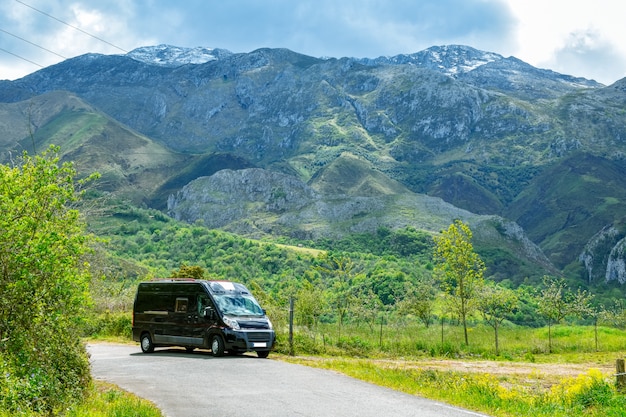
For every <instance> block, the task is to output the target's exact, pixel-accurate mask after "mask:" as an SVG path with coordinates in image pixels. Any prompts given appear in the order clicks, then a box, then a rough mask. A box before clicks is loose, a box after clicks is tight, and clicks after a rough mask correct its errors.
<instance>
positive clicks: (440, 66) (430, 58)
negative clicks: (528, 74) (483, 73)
mask: <svg viewBox="0 0 626 417" xmlns="http://www.w3.org/2000/svg"><path fill="white" fill-rule="evenodd" d="M502 59H504V57H503V56H502V55H499V54H496V53H494V52H485V51H480V50H478V49H475V48H472V47H469V46H464V45H444V46H433V47H430V48H428V49H425V50H423V51H420V52H417V53H414V54H409V55H407V54H401V55H396V56H393V57H379V58H375V59H370V58H364V59H361V60H360V62H361V63H363V64H365V65H380V64H392V65H403V64H410V65H415V66H417V67H420V68H428V69H432V70H435V71H439V72H442V73H444V74H447V75H450V76H452V77H456V76H457V75H459V74H463V73H466V72H470V71H473V70H475V69H476V68H478V67H481V66H483V65H485V64H488V63H490V62H494V61H499V60H502Z"/></svg>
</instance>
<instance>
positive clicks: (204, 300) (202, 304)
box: [198, 294, 213, 315]
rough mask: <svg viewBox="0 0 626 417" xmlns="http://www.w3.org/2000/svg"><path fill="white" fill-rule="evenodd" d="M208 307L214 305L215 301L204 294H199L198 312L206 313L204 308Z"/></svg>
mask: <svg viewBox="0 0 626 417" xmlns="http://www.w3.org/2000/svg"><path fill="white" fill-rule="evenodd" d="M207 307H213V303H212V302H211V300H210V299H209V297H207V296H206V295H204V294H200V295H198V314H200V315H202V314H203V313H204V309H205V308H207Z"/></svg>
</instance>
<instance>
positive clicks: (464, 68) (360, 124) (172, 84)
mask: <svg viewBox="0 0 626 417" xmlns="http://www.w3.org/2000/svg"><path fill="white" fill-rule="evenodd" d="M164 49H168V47H162V48H159V47H155V48H154V50H152V51H146V50H144V51H142V53H144V54H146V53H147V55H144V57H143V58H145V60H146V61H148V62H150V63H146V62H143V61H138V60H136V59H133V58H132V57H129V56H125V55H111V56H104V55H97V54H88V55H85V56H81V57H78V58H75V59H71V60H67V61H65V62H63V63H60V64H57V65H55V66H52V67H49V68H45V69H42V70H40V71H38V72H36V73H34V74H31V75H29V76H27V77H24V78H22V79H20V80H16V81H14V82H8V83H7V82H0V102H3V103H5V104H4V105H5V106H10V105H11V103H13V104H14V105H16V104H20V106H22V108H26V107H27V105H26V103H27V102H28V101H29V100H34V99H35V98H36V97H41V96H42V95H43V94H49V93H51V92H52V91H58V90H66V91H69V92H70V93H69V94H72V95H75V96H76V97H78V98H80V99H81V100H83V101H84V102H85V103H88V104H89V105H90V106H92V107H93V109H97V111H101V112H103V113H105V114H106V115H107V116H108V117H110V118H111V119H114V120H116V121H117V122H119V123H121V124H122V125H123V126H125V127H127V128H128V129H131V130H132V131H134V132H137V133H139V134H140V135H143V136H144V137H146V138H149V139H150V140H152V141H154V142H156V143H157V144H158V145H159V146H161V147H163V149H168V150H169V152H173V153H174V154H176V155H179V156H178V157H177V158H179V159H178V161H181V160H184V161H187V165H186V166H183V165H180V162H178V165H174V166H171V167H169V170H170V171H171V172H176V174H174V173H172V174H168V175H163V176H162V177H161V180H160V181H161V182H160V183H159V184H152V185H151V186H150V189H151V190H152V191H150V192H149V193H146V195H145V200H144V201H145V202H146V203H147V204H149V205H150V206H151V207H159V208H160V209H164V205H165V201H166V200H167V196H168V195H169V196H172V195H177V192H178V191H180V190H181V189H182V188H183V187H184V186H185V185H186V184H189V183H191V182H193V181H194V180H196V179H198V178H201V177H207V176H211V175H214V174H216V173H217V172H219V169H222V168H229V169H233V168H234V169H237V170H239V169H250V168H255V169H261V170H265V171H268V172H274V173H277V174H282V175H289V176H291V177H293V178H295V179H297V180H299V181H301V182H303V183H304V184H308V185H310V186H313V185H315V184H317V186H321V185H322V183H320V182H319V179H320V178H322V176H323V174H327V173H329V172H331V170H334V171H336V172H337V173H341V172H344V173H347V174H344V175H352V174H351V173H354V172H360V173H368V172H369V174H366V175H365V176H364V177H359V178H361V179H362V178H366V179H365V180H361V179H359V178H357V177H355V178H354V180H355V181H354V182H350V181H344V180H345V178H341V176H336V174H334V175H335V177H334V179H333V180H331V181H327V182H326V183H325V184H324V187H325V188H326V189H327V191H325V192H324V193H323V195H322V198H329V196H330V195H331V194H332V193H331V192H330V191H328V190H330V189H332V188H334V187H337V186H339V187H340V188H341V187H344V188H342V189H341V192H339V194H340V195H344V196H345V197H346V198H354V199H355V201H356V200H359V199H361V200H362V199H363V198H364V197H367V198H378V199H379V203H380V201H383V200H385V201H390V200H391V198H390V197H389V195H395V196H396V197H395V198H396V201H399V200H401V198H399V197H397V196H401V195H403V194H406V195H410V194H409V193H414V194H415V193H417V194H425V195H428V196H430V197H439V198H441V199H443V200H444V201H445V202H447V203H449V204H452V205H454V206H456V207H458V208H460V209H465V210H471V211H472V212H473V213H477V214H481V215H497V216H501V217H502V218H505V219H510V220H519V219H526V218H527V217H525V216H527V215H528V213H532V210H533V206H537V205H538V206H543V205H545V204H546V200H545V196H544V195H543V194H541V193H539V192H537V190H538V189H540V188H541V187H542V186H543V185H544V184H542V182H543V181H545V177H544V176H541V173H542V172H544V171H545V172H550V170H553V172H561V171H565V170H567V169H569V168H568V163H569V162H568V161H569V160H568V158H571V157H573V156H574V155H582V158H583V160H584V158H585V157H589V158H601V159H598V160H597V161H602V162H599V163H600V164H601V165H602V167H603V168H602V169H606V171H607V172H611V168H610V166H612V164H613V165H615V164H617V165H618V166H619V165H620V164H622V163H623V162H622V161H623V160H624V155H626V146H625V144H624V138H626V116H625V115H624V113H623V105H624V103H625V102H626V93H625V91H626V89H625V88H624V82H625V81H624V80H620V81H618V82H616V83H614V84H613V85H611V86H602V85H601V84H599V83H595V82H593V81H591V80H584V79H580V78H576V77H572V76H566V75H562V74H558V73H555V72H553V71H549V70H541V69H537V68H534V67H532V66H530V65H528V64H526V63H523V62H522V61H520V60H517V59H515V58H513V57H509V58H504V57H502V56H500V55H498V54H493V53H486V52H483V51H478V50H475V49H473V48H470V47H463V46H458V45H456V46H454V45H453V46H448V47H446V48H443V47H433V48H429V50H426V51H423V54H421V55H420V56H421V58H419V57H418V56H417V55H416V54H411V55H398V56H397V58H395V61H394V60H393V59H392V60H391V61H394V62H391V61H389V62H383V61H384V60H382V58H380V59H381V61H380V62H373V60H369V61H362V60H360V59H356V58H324V59H322V58H315V57H310V56H306V55H303V54H299V53H297V52H293V51H290V50H287V49H270V48H261V49H258V50H255V51H252V52H250V53H227V52H223V53H221V52H220V54H221V55H219V54H218V55H219V56H218V57H215V56H214V58H216V59H213V58H208V55H207V56H205V58H206V59H207V61H206V62H203V63H190V62H187V61H185V60H182V61H176V60H177V59H178V58H177V57H180V56H184V55H185V53H190V52H189V50H181V49H172V50H171V51H164ZM213 51H215V50H214V49H209V48H206V50H204V51H203V52H201V53H206V54H210V53H213ZM164 52H170V54H169V55H168V53H164ZM150 54H153V55H154V56H157V55H159V54H161V55H160V56H161V58H160V59H161V61H160V62H158V63H154V62H153V61H151V58H149V56H150ZM418 54H419V53H418ZM442 54H447V55H449V56H448V57H447V58H449V59H444V58H446V56H442ZM191 55H193V54H191ZM191 55H188V56H187V57H186V58H185V59H186V60H189V56H191ZM157 58H158V56H157ZM170 58H171V59H172V61H171V63H170V64H168V62H169V61H168V60H169V59H170ZM409 58H410V59H409ZM411 59H412V60H419V59H422V61H423V64H422V65H423V66H422V67H420V66H417V65H415V63H414V62H409V61H411ZM402 60H405V61H407V62H404V61H402ZM176 62H178V63H176ZM416 62H417V61H416ZM174 63H176V64H175V65H174ZM179 64H180V65H179ZM427 65H430V66H431V67H432V68H428V67H425V66H427ZM446 71H447V72H448V73H446ZM21 114H22V117H24V116H25V115H26V113H24V112H22V113H21ZM0 117H1V115H0ZM7 117H8V116H7ZM0 122H1V119H0ZM6 146H7V147H10V146H9V145H6ZM7 147H5V148H4V149H2V151H3V152H6V151H8V150H10V149H7ZM347 155H349V156H350V158H352V159H350V158H347V157H346V156H347ZM77 157H80V155H77ZM185 158H189V159H185ZM190 161H195V162H193V163H191V162H190ZM354 161H359V164H363V165H358V164H355V163H354ZM604 161H606V162H604ZM213 164H214V165H213ZM356 167H358V169H356ZM370 169H371V171H368V170H370ZM183 172H184V174H183ZM255 172H257V173H260V172H262V171H255ZM133 175H136V173H133ZM259 175H261V174H259ZM359 175H360V174H359ZM129 178H130V177H129ZM268 178H274V177H268ZM563 178H564V180H563V185H564V187H570V186H572V187H578V188H577V190H579V194H577V198H578V199H581V200H588V201H589V202H591V201H593V199H594V198H596V197H597V196H594V192H597V191H598V189H597V188H596V189H594V187H593V186H592V185H593V181H587V182H585V181H580V179H581V178H596V177H595V176H594V174H593V171H592V170H591V169H590V170H588V172H581V173H578V174H576V175H574V176H564V177H563ZM597 178H598V179H599V180H601V179H602V178H606V177H605V176H604V174H603V175H598V176H597ZM357 180H358V181H357ZM392 182H394V183H396V184H398V185H399V187H403V188H404V189H406V190H408V192H405V191H401V190H400V188H398V189H396V188H393V187H391V185H390V184H392ZM345 187H347V188H345ZM390 187H391V188H390ZM391 189H393V190H394V191H393V192H392V193H390V194H384V192H386V191H389V190H391ZM155 190H160V191H158V192H157V191H155ZM620 190H621V188H620V189H619V190H612V189H610V188H602V193H603V196H602V198H603V199H604V201H607V202H613V201H615V199H617V200H619V199H620V198H621V197H620V195H621V194H620V193H621V191H620ZM618 191H619V192H618ZM285 192H286V191H285ZM350 193H352V194H350ZM364 193H365V194H367V193H373V194H377V193H378V194H377V195H376V197H372V196H363V195H362V194H364ZM381 193H382V194H381ZM552 193H555V195H556V194H560V193H562V195H563V196H565V194H566V193H565V190H564V189H563V190H562V189H554V190H553V191H552ZM279 194H280V193H279ZM524 196H530V197H526V198H530V199H523V197H524ZM194 198H196V199H197V198H199V197H198V196H196V197H194ZM568 198H571V197H568ZM362 201H365V200H362ZM379 203H377V204H379ZM389 204H391V203H389ZM584 206H585V207H588V208H587V210H591V211H593V212H594V213H596V214H597V215H598V217H597V218H594V217H593V216H587V217H585V216H576V215H574V216H573V217H572V219H574V221H576V222H579V223H576V224H577V225H578V227H579V228H580V230H584V233H582V234H581V235H580V236H572V235H571V234H568V232H567V228H566V227H565V226H564V225H565V224H568V223H562V224H557V223H556V222H555V220H554V219H550V218H549V216H547V217H546V216H544V217H543V218H541V219H538V220H539V221H522V223H523V226H524V229H525V230H526V231H527V232H528V234H529V235H530V236H533V237H534V239H535V242H534V243H535V244H536V245H539V246H540V247H541V248H542V249H543V250H545V251H546V254H547V255H548V257H549V258H550V261H552V262H554V263H555V265H556V266H557V267H558V268H559V269H563V268H570V270H575V269H576V268H580V269H581V271H580V274H581V277H582V274H583V271H582V268H583V266H582V265H583V264H582V263H581V261H580V260H579V255H580V253H578V250H582V248H585V247H588V248H591V247H598V246H597V245H596V246H593V245H586V244H587V243H588V242H589V241H590V240H591V239H592V238H593V236H595V235H596V234H597V233H598V232H600V229H602V228H603V227H608V226H610V225H611V224H614V223H615V222H618V221H619V220H620V216H619V213H617V212H616V211H615V210H613V209H612V208H611V207H617V206H611V205H610V204H609V206H607V207H608V209H607V210H602V211H601V210H599V209H595V208H594V206H593V204H587V203H585V204H584ZM520 210H522V212H520ZM538 211H541V210H538ZM356 214H358V213H355V215H356ZM363 216H365V217H368V216H369V214H368V213H365V212H364V214H363ZM448 219H449V217H448ZM590 219H593V221H591V220H590ZM328 220H332V219H328ZM354 220H355V221H360V219H359V218H358V216H357V217H356V218H355V219H354ZM240 221H241V223H240V224H244V223H245V221H246V219H245V218H242V219H240ZM375 223H376V220H375V218H374V217H372V223H371V224H375ZM570 225H571V224H570ZM600 225H602V226H600ZM267 229H268V230H271V229H272V228H271V227H268V228H267ZM278 229H279V228H277V229H276V230H278ZM543 230H549V233H547V234H546V233H542V231H543ZM285 231H286V229H284V228H283V229H281V231H280V233H284V232H285ZM560 238H567V239H568V240H572V241H573V242H574V244H573V245H567V247H568V248H575V249H571V250H570V249H568V250H567V251H565V253H564V252H563V250H562V246H561V245H559V244H558V242H559V239H560ZM576 248H577V249H576ZM610 249H614V247H612V248H610ZM611 253H616V254H619V253H620V252H619V251H618V250H614V251H613V252H611ZM594 256H595V257H594V259H596V260H597V259H600V258H602V256H601V254H594ZM616 256H618V258H619V255H616ZM612 262H613V261H612ZM616 262H617V261H615V262H613V265H617V263H616ZM593 270H594V271H596V272H597V271H601V270H602V267H598V266H596V267H595V268H593ZM596 272H593V273H594V274H596ZM597 273H598V274H599V275H598V276H600V275H602V274H601V272H597ZM596 279H597V277H596Z"/></svg>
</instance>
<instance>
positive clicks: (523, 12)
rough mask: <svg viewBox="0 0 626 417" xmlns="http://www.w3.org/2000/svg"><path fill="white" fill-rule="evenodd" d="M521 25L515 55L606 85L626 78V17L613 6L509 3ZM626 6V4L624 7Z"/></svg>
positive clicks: (610, 2) (560, 0)
mask: <svg viewBox="0 0 626 417" xmlns="http://www.w3.org/2000/svg"><path fill="white" fill-rule="evenodd" d="M507 2H508V4H509V6H510V7H511V10H512V12H513V14H514V16H515V17H516V18H517V19H518V24H517V28H516V31H515V36H516V38H517V47H516V48H515V49H514V50H512V51H511V54H512V55H514V56H516V57H517V58H520V59H522V60H524V61H526V62H528V63H529V64H532V65H535V66H539V67H542V68H550V69H553V70H555V71H558V72H564V73H567V74H571V75H575V76H583V77H586V78H593V79H596V80H597V81H600V82H603V83H605V84H609V83H612V82H614V81H616V80H617V79H620V78H622V77H624V76H626V58H625V57H626V45H625V44H624V42H623V39H624V38H625V37H626V25H624V21H623V16H624V14H625V12H626V10H624V6H622V2H619V1H615V0H593V1H589V0H578V1H571V0H549V1H546V0H507ZM624 4H625V5H626V3H624Z"/></svg>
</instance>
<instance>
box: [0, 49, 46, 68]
mask: <svg viewBox="0 0 626 417" xmlns="http://www.w3.org/2000/svg"><path fill="white" fill-rule="evenodd" d="M0 51H2V52H6V53H7V54H9V55H13V56H14V57H16V58H19V59H23V60H24V61H26V62H30V63H31V64H34V65H37V66H38V67H40V68H44V66H43V65H41V64H38V63H36V62H35V61H31V60H30V59H28V58H24V57H23V56H20V55H17V54H14V53H13V52H10V51H7V50H6V49H4V48H0Z"/></svg>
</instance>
